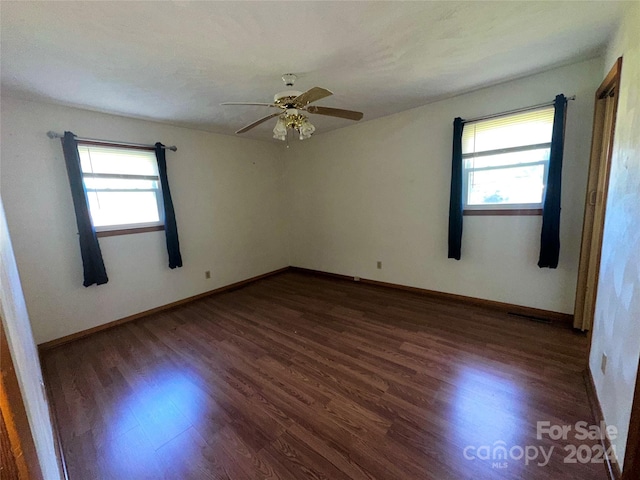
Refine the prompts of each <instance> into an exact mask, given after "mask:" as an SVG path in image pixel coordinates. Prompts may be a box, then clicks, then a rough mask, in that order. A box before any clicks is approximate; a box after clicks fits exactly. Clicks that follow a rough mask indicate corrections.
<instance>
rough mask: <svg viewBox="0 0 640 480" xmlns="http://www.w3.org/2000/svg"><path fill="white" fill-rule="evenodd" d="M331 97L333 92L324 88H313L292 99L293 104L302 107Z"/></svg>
mask: <svg viewBox="0 0 640 480" xmlns="http://www.w3.org/2000/svg"><path fill="white" fill-rule="evenodd" d="M331 95H333V92H330V91H329V90H327V89H326V88H321V87H313V88H311V89H309V90H307V91H306V92H304V93H303V94H300V95H298V96H297V97H296V98H294V99H293V103H295V104H296V105H299V106H300V107H304V106H307V105H309V104H310V103H312V102H316V101H318V100H320V99H321V98H325V97H329V96H331Z"/></svg>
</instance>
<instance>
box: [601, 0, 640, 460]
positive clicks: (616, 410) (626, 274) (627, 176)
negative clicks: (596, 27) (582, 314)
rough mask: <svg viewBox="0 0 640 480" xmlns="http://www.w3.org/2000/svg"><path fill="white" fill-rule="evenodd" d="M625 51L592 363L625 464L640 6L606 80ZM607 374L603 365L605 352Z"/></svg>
mask: <svg viewBox="0 0 640 480" xmlns="http://www.w3.org/2000/svg"><path fill="white" fill-rule="evenodd" d="M619 56H623V60H622V77H621V85H620V96H619V97H618V114H617V119H616V131H615V137H614V150H613V159H612V164H611V177H610V183H609V193H608V197H607V212H606V218H605V226H604V239H603V243H602V260H601V264H600V282H599V284H598V296H597V300H596V312H595V319H594V325H593V337H592V347H591V358H590V366H591V372H592V374H593V378H594V382H595V385H596V391H597V393H598V398H599V399H600V404H601V405H602V411H603V414H604V417H605V421H606V422H607V424H609V425H615V426H616V427H618V429H619V431H620V435H619V436H618V438H616V439H615V440H612V443H613V444H614V445H615V447H616V451H617V453H618V460H619V461H620V463H623V460H624V455H625V447H626V442H627V435H628V428H629V419H630V415H631V405H632V402H633V392H634V388H635V382H636V374H637V371H638V358H639V357H640V4H638V3H636V4H634V5H633V6H632V7H630V8H629V10H628V11H627V12H626V15H625V16H624V20H623V24H622V25H621V27H620V29H619V31H618V34H617V35H616V37H615V39H614V40H613V42H612V43H611V45H610V47H609V49H608V52H607V56H606V62H605V65H604V67H605V68H604V71H603V72H602V73H601V77H602V78H604V76H605V74H606V73H607V72H608V71H609V69H610V68H611V67H612V66H613V64H614V63H615V61H616V59H617V58H618V57H619ZM603 353H605V354H606V355H608V363H607V371H606V374H605V375H603V374H602V372H601V370H600V362H601V358H602V354H603ZM638 401H640V399H638Z"/></svg>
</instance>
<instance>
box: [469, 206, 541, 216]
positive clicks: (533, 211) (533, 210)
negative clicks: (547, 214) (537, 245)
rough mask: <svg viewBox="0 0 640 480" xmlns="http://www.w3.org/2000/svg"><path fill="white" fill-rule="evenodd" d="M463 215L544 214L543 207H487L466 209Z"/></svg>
mask: <svg viewBox="0 0 640 480" xmlns="http://www.w3.org/2000/svg"><path fill="white" fill-rule="evenodd" d="M462 214H463V215H468V216H511V215H513V216H517V215H525V216H526V215H542V209H541V208H522V209H486V210H464V211H463V212H462Z"/></svg>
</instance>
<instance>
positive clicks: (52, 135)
mask: <svg viewBox="0 0 640 480" xmlns="http://www.w3.org/2000/svg"><path fill="white" fill-rule="evenodd" d="M47 137H49V138H64V135H62V134H61V133H56V132H53V131H51V130H49V131H48V132H47ZM76 140H79V141H81V142H83V141H84V142H96V143H111V144H113V145H122V146H125V147H126V146H129V147H146V148H156V146H155V145H145V144H144V143H131V142H116V141H113V140H100V139H98V138H85V137H76ZM162 148H164V149H166V150H171V151H172V152H177V151H178V147H176V146H175V145H172V146H170V147H166V146H164V145H163V146H162Z"/></svg>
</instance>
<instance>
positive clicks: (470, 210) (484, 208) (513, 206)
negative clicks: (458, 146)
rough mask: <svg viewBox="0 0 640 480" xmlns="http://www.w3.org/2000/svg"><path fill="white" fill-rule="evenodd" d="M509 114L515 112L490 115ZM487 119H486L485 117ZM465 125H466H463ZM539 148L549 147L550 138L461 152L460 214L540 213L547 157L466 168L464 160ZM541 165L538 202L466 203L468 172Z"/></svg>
mask: <svg viewBox="0 0 640 480" xmlns="http://www.w3.org/2000/svg"><path fill="white" fill-rule="evenodd" d="M549 108H553V106H551V107H548V106H544V107H540V108H536V109H532V110H545V109H549ZM511 115H517V114H515V113H507V114H505V115H496V116H492V119H493V118H496V117H502V116H504V117H507V116H511ZM487 120H488V119H487ZM483 121H484V120H478V121H474V122H469V125H473V124H477V123H481V122H483ZM465 126H466V125H465ZM541 149H548V150H549V151H550V149H551V138H549V141H548V142H544V143H537V144H527V145H519V146H516V147H509V148H499V149H494V150H485V151H482V152H479V153H476V152H472V153H463V154H462V214H463V215H468V216H481V215H542V209H543V206H544V199H545V196H546V192H547V184H548V176H549V158H547V160H539V161H534V162H526V163H514V164H506V165H498V166H491V167H480V168H467V166H466V160H467V159H469V158H476V157H485V156H492V155H501V154H508V153H518V152H526V151H530V150H541ZM537 165H542V166H543V168H544V171H543V174H542V181H543V190H542V195H541V201H540V202H539V203H495V204H491V203H485V204H479V205H472V204H469V203H468V199H469V173H470V172H476V171H478V172H482V171H488V170H508V169H512V168H522V167H530V166H537Z"/></svg>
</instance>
